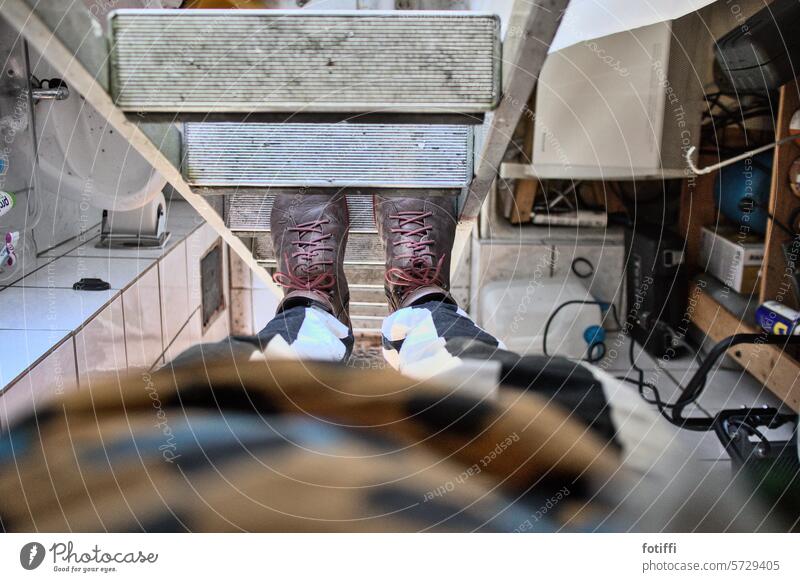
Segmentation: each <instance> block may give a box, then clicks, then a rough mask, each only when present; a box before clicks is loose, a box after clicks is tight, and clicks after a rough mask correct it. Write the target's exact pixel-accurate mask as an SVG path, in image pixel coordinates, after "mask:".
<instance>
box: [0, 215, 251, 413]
mask: <svg viewBox="0 0 800 582" xmlns="http://www.w3.org/2000/svg"><path fill="white" fill-rule="evenodd" d="M167 229H168V230H169V231H170V232H171V233H172V237H171V239H170V241H169V242H168V244H167V246H166V248H165V249H160V250H142V249H114V250H108V249H97V248H95V247H94V245H95V243H96V242H97V240H96V236H89V237H86V238H87V239H88V240H85V241H77V242H73V243H71V244H70V243H67V244H66V245H62V246H61V247H57V248H56V249H53V250H52V251H49V252H47V253H44V256H42V257H40V258H38V259H36V261H35V263H32V264H30V265H26V267H25V272H26V273H27V274H26V275H25V276H24V277H22V278H21V279H20V280H18V281H16V282H15V283H13V284H12V285H10V286H8V287H6V288H4V289H2V290H0V301H2V303H0V305H2V306H3V312H2V313H1V314H0V341H2V342H3V346H4V348H3V350H2V352H0V353H1V354H2V355H0V388H1V389H2V392H0V426H6V425H7V424H8V423H9V422H12V421H13V420H15V419H17V418H19V417H20V416H22V415H24V414H26V413H27V412H29V411H31V410H32V409H34V407H36V406H41V405H43V404H44V403H45V402H46V401H48V400H49V399H51V398H53V397H54V396H56V395H58V394H62V393H66V392H69V391H73V390H85V389H91V387H92V386H93V385H97V384H98V383H99V382H102V381H103V380H104V378H107V377H109V376H113V375H115V374H123V373H126V372H130V371H134V370H150V369H151V368H153V367H154V366H158V365H160V364H163V363H164V362H167V361H169V360H171V359H173V358H174V357H175V356H177V355H178V354H179V353H180V352H182V351H183V350H185V349H186V348H188V347H190V346H192V345H194V344H197V343H199V342H211V341H218V340H220V339H223V338H224V337H226V336H227V335H229V334H230V331H231V328H230V309H229V306H230V301H231V298H230V290H229V287H230V281H229V268H228V258H227V255H228V253H227V248H224V249H223V250H224V252H223V257H225V258H224V261H225V263H224V265H223V276H224V278H225V280H224V282H223V288H224V289H225V309H224V310H223V311H222V312H221V313H219V314H218V315H217V316H216V317H215V318H213V319H212V321H211V322H209V324H208V325H207V327H206V329H202V324H201V307H200V302H201V294H200V273H199V263H200V258H201V257H202V256H203V255H204V254H205V253H206V251H207V250H208V249H209V248H210V247H211V246H212V245H213V244H215V243H216V242H217V240H218V235H217V233H216V232H215V231H214V230H213V229H212V228H211V227H210V226H208V225H206V224H203V223H202V221H201V220H200V219H199V218H198V217H197V215H196V214H194V212H193V211H192V210H191V208H189V207H188V205H186V204H185V203H183V202H180V203H173V204H172V206H171V207H170V213H169V219H168V226H167ZM94 234H95V235H96V234H97V233H94ZM248 275H249V272H248ZM82 277H99V278H102V279H103V280H105V281H108V282H109V283H110V285H111V289H110V290H109V291H99V292H98V291H74V290H73V289H72V284H73V283H74V282H75V281H77V280H79V279H80V278H82ZM251 286H252V285H251Z"/></svg>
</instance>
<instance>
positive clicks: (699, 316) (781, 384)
mask: <svg viewBox="0 0 800 582" xmlns="http://www.w3.org/2000/svg"><path fill="white" fill-rule="evenodd" d="M689 297H692V298H694V300H695V304H694V310H693V311H692V313H691V319H692V323H694V324H695V325H696V326H697V327H698V328H700V330H702V331H703V333H705V334H706V335H707V336H708V337H709V338H711V340H712V341H714V342H718V341H720V340H722V339H724V338H726V337H728V336H731V335H733V334H735V333H760V331H761V330H759V329H757V328H756V327H755V326H754V325H749V324H747V323H746V322H742V321H741V320H740V318H739V317H737V316H736V315H734V314H733V313H731V312H730V311H728V310H727V309H725V308H724V307H723V306H722V305H720V304H719V303H718V302H717V301H716V300H715V299H714V298H713V297H711V296H710V295H708V294H707V293H705V292H704V291H703V290H702V289H700V288H699V287H698V286H696V285H693V286H692V288H691V289H690V291H689ZM728 354H729V355H730V356H731V357H732V358H733V359H735V360H736V361H737V362H739V364H740V365H741V366H742V367H743V368H744V369H745V370H747V371H748V372H749V373H750V374H752V375H753V377H755V378H756V379H757V380H759V381H760V382H761V383H762V384H764V386H766V387H767V388H768V389H769V390H770V392H772V393H773V394H775V395H776V396H777V397H778V398H780V399H781V400H783V401H784V402H785V403H786V405H787V406H789V407H790V408H791V409H792V410H794V411H795V412H800V363H798V361H797V360H795V359H794V358H793V357H791V356H790V355H788V354H787V353H785V352H783V351H782V349H781V348H780V347H778V346H771V345H765V344H754V345H738V346H735V347H733V348H731V349H730V350H728Z"/></svg>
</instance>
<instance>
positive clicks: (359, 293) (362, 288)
mask: <svg viewBox="0 0 800 582" xmlns="http://www.w3.org/2000/svg"><path fill="white" fill-rule="evenodd" d="M348 286H349V287H350V302H351V303H352V302H360V303H372V304H375V303H378V304H384V305H385V304H386V293H385V292H384V289H383V282H382V281H381V283H380V284H373V285H370V284H363V283H362V284H358V283H352V282H349V281H348Z"/></svg>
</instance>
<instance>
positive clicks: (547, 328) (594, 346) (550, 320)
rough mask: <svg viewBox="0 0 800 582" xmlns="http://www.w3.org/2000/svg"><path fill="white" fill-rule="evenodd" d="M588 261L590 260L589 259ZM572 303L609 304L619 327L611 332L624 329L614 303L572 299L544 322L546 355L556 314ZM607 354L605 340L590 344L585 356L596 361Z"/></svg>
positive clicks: (588, 359) (543, 341)
mask: <svg viewBox="0 0 800 582" xmlns="http://www.w3.org/2000/svg"><path fill="white" fill-rule="evenodd" d="M587 262H588V261H587ZM570 305H598V306H599V307H600V308H601V309H602V308H603V307H605V306H608V310H609V311H611V314H612V316H613V317H614V321H615V322H616V324H617V329H612V330H608V331H609V332H610V333H614V332H618V331H622V325H621V324H620V321H619V315H618V314H617V306H616V305H614V304H613V303H605V302H603V301H593V300H588V299H572V300H570V301H565V302H564V303H562V304H561V305H559V306H558V307H556V308H555V309H554V310H553V312H552V313H551V314H550V317H548V318H547V322H546V323H545V324H544V336H543V337H542V352H543V353H544V355H545V356H547V357H550V354H549V353H548V352H547V336H548V335H550V325H551V324H552V323H553V320H554V319H555V318H556V315H558V313H559V312H560V311H561V310H562V309H564V308H565V307H568V306H570ZM599 345H602V351H601V353H600V354H599V355H597V354H595V353H594V352H595V350H596V349H598V348H597V346H599ZM605 355H606V345H605V342H594V343H592V344H591V345H589V348H588V350H587V357H586V358H583V359H584V360H586V361H587V362H590V363H594V362H598V361H600V360H602V359H603V358H604V357H605Z"/></svg>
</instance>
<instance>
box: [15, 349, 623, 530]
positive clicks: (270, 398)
mask: <svg viewBox="0 0 800 582" xmlns="http://www.w3.org/2000/svg"><path fill="white" fill-rule="evenodd" d="M3 439H4V440H3V441H2V443H0V444H2V446H0V450H2V451H4V453H3V454H0V469H2V471H0V520H2V524H3V528H4V529H5V530H7V531H66V530H71V531H142V530H144V531H183V530H191V531H240V530H245V531H420V530H437V531H472V530H487V531H513V530H514V529H515V528H516V527H517V526H518V525H519V524H521V523H522V522H523V521H524V520H525V519H527V518H528V517H530V511H531V510H530V507H531V505H530V504H531V501H530V500H531V495H534V501H533V502H532V503H533V505H535V504H536V503H541V502H542V499H545V500H546V499H548V498H549V496H550V495H553V494H555V493H553V492H555V491H559V490H563V488H564V487H567V488H568V489H569V491H571V495H572V498H571V499H570V500H569V503H564V504H563V506H562V507H561V508H560V510H559V511H558V512H553V514H552V515H551V516H549V517H548V519H547V520H544V521H542V522H541V524H539V527H541V528H543V529H545V530H553V529H557V528H567V529H574V528H577V529H580V528H582V527H584V526H585V520H587V519H589V517H588V516H590V515H594V514H595V513H597V512H599V513H598V515H601V514H602V515H604V514H605V513H606V512H605V511H604V510H601V509H600V508H601V507H602V506H603V503H604V502H603V501H601V497H602V496H596V495H595V494H592V493H591V485H590V483H592V482H598V483H602V482H608V481H609V480H612V481H613V480H617V479H619V478H620V473H619V472H618V471H619V466H618V462H617V459H616V457H615V453H614V451H613V450H612V449H610V448H608V447H606V446H605V445H604V444H603V443H602V442H600V441H598V440H597V439H596V438H595V437H594V436H593V435H592V433H591V432H589V431H587V430H586V429H585V427H583V426H581V425H579V424H576V423H573V422H571V421H569V420H567V419H566V417H565V416H563V415H562V414H561V412H560V411H559V410H558V409H556V408H554V407H548V406H544V405H543V403H542V401H540V400H539V399H538V398H537V397H535V396H533V395H530V394H519V393H516V392H510V391H509V393H507V394H504V395H503V396H501V398H500V400H499V401H497V402H494V403H488V402H483V403H481V402H477V401H474V400H470V399H465V398H462V397H460V396H459V395H458V394H457V393H456V394H454V393H452V392H451V391H449V390H446V389H442V388H437V387H434V386H430V385H423V384H419V383H416V382H413V381H411V380H408V379H406V378H404V377H402V376H400V375H398V374H396V373H394V372H392V371H389V370H382V371H372V372H365V371H357V370H353V369H350V368H347V367H344V366H334V365H324V364H302V363H290V362H270V363H267V362H248V363H242V362H239V363H233V364H232V363H231V362H230V361H224V362H219V363H211V362H206V365H205V366H202V367H201V366H193V367H188V366H184V367H181V368H177V367H176V368H174V369H171V368H169V367H167V368H165V369H163V370H161V371H160V372H158V373H155V374H153V375H152V376H150V375H148V374H144V375H135V376H131V377H129V378H128V379H127V380H126V381H125V382H123V383H122V384H121V385H116V384H109V385H106V386H104V387H102V388H98V389H94V390H92V391H91V392H83V393H79V394H75V395H73V396H71V397H69V398H66V399H64V400H62V401H60V402H58V403H57V404H54V405H52V406H50V407H48V408H47V409H46V410H40V411H38V415H37V416H36V417H32V418H30V419H28V420H27V421H26V422H23V423H21V424H19V425H18V426H16V427H15V428H14V429H13V430H12V432H11V433H10V434H9V435H4V436H3ZM9 450H13V454H11V457H9ZM587 495H589V496H588V497H587ZM542 496H544V497H542ZM590 497H593V499H591V501H589V499H590ZM523 498H524V499H527V500H528V501H526V502H524V503H523V502H522V501H520V499H523ZM584 506H585V507H584ZM582 507H583V509H581V508H582ZM526 512H527V513H526ZM565 516H568V517H565Z"/></svg>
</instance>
